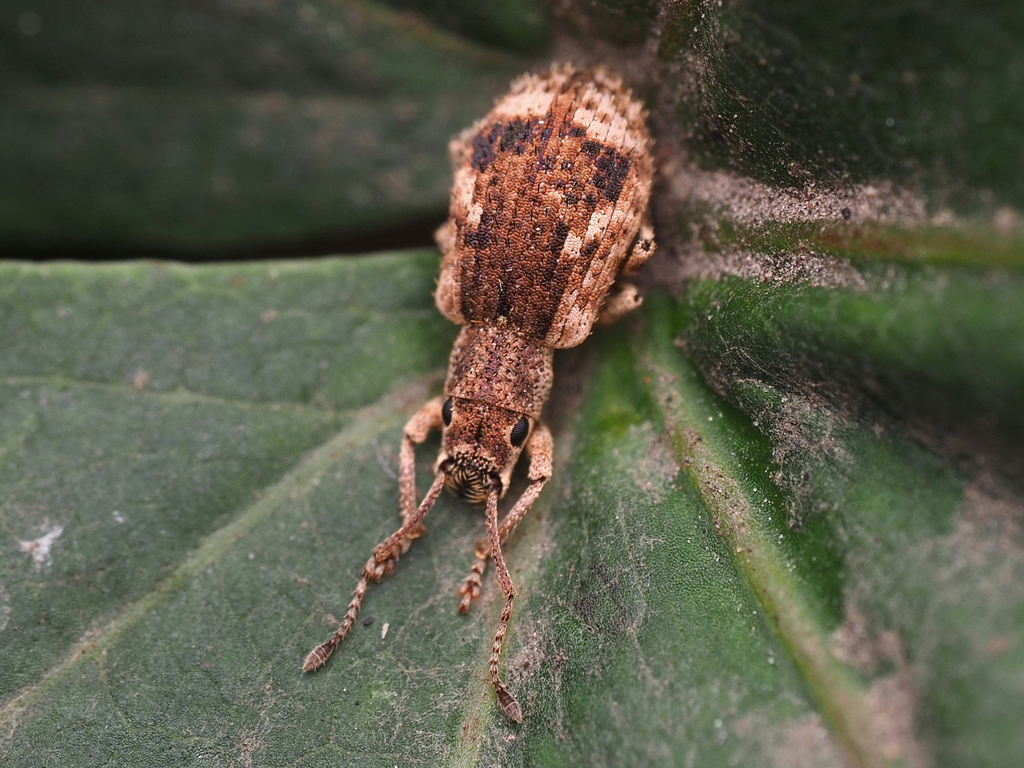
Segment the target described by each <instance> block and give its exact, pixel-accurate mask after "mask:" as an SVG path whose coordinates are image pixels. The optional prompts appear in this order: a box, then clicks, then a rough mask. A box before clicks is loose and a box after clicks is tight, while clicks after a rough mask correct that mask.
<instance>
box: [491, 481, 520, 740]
mask: <svg viewBox="0 0 1024 768" xmlns="http://www.w3.org/2000/svg"><path fill="white" fill-rule="evenodd" d="M498 493H499V489H498V488H494V489H492V490H491V493H490V495H489V496H488V497H487V538H488V539H490V542H491V557H492V558H493V559H494V570H495V572H496V573H497V576H498V584H499V586H500V587H501V593H502V594H503V595H504V596H505V607H504V609H502V611H501V619H500V620H499V621H498V631H497V632H495V633H494V645H493V646H491V685H493V686H494V693H495V694H496V695H497V696H498V703H499V704H500V705H501V708H502V710H504V712H505V714H506V715H508V716H509V717H510V718H511V719H512V720H515V721H516V722H517V723H521V722H523V709H522V707H520V706H519V702H518V701H516V697H515V696H513V695H512V694H511V693H509V692H508V690H507V689H506V688H505V686H504V685H502V684H501V678H500V677H499V676H498V658H499V657H500V656H501V645H502V643H503V642H504V640H505V632H506V631H507V630H508V620H509V619H510V618H511V617H512V604H513V603H514V602H515V599H516V587H515V584H513V583H512V577H511V576H509V574H508V568H507V567H506V565H505V556H504V555H502V553H501V535H500V533H499V531H498Z"/></svg>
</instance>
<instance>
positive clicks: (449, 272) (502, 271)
mask: <svg viewBox="0 0 1024 768" xmlns="http://www.w3.org/2000/svg"><path fill="white" fill-rule="evenodd" d="M645 121H646V112H645V111H644V109H643V106H642V104H641V103H640V102H639V101H637V100H636V99H635V98H634V97H633V95H632V94H631V93H630V91H629V90H627V89H626V88H624V87H623V85H622V83H621V82H620V81H619V80H618V79H616V78H614V77H611V76H610V75H608V74H607V73H605V72H603V71H600V70H599V71H596V72H595V71H580V70H577V69H574V68H573V67H571V66H566V65H563V66H556V67H554V68H553V69H552V70H551V71H550V72H548V73H547V74H545V75H525V76H523V77H521V78H519V79H518V80H516V81H515V82H514V83H513V84H512V90H511V91H510V92H509V93H508V94H507V95H506V96H504V97H503V98H501V99H499V100H498V101H497V102H496V103H495V105H494V108H493V109H492V110H491V112H490V113H489V114H488V115H487V116H486V117H485V118H483V119H482V120H480V121H479V122H477V123H476V124H474V125H473V126H471V127H470V128H468V129H467V130H465V131H464V132H462V133H461V134H459V135H458V136H456V137H455V138H454V139H452V142H451V144H450V145H449V151H450V153H451V157H452V162H453V164H454V166H455V182H454V185H453V188H452V197H451V208H450V217H449V219H448V221H447V223H446V224H445V225H444V226H442V227H441V228H440V229H439V230H438V232H437V243H438V245H439V246H440V249H441V252H442V254H443V256H442V260H441V275H440V278H439V280H438V283H437V292H436V296H435V298H436V301H437V308H438V309H439V310H440V311H441V313H442V314H443V315H444V316H445V317H447V318H448V319H449V320H451V321H452V322H454V323H458V324H460V325H462V326H463V328H462V331H461V333H460V334H459V336H458V338H457V339H456V341H455V346H454V348H453V349H452V353H451V357H450V359H449V362H448V379H447V381H446V382H445V387H444V394H443V395H441V396H440V397H437V398H435V399H433V400H431V401H430V402H428V403H427V404H426V405H424V406H423V407H422V408H421V409H420V410H419V411H418V412H417V413H416V414H415V415H414V416H413V417H412V418H411V419H410V420H409V423H408V424H406V425H405V432H404V436H403V439H402V447H401V451H400V454H399V493H400V499H401V502H400V504H401V514H402V526H401V528H399V529H398V530H397V531H396V532H395V533H393V534H392V535H391V536H389V537H388V538H387V539H385V540H384V541H383V542H381V543H380V544H379V545H377V547H376V548H375V549H374V550H373V555H372V556H371V557H370V559H369V561H367V563H366V565H365V566H364V567H363V573H362V578H360V580H359V583H358V584H357V585H356V589H355V592H354V593H353V596H352V601H351V603H350V604H349V607H348V611H347V612H346V614H345V618H344V619H343V620H342V622H341V626H340V627H338V629H337V631H336V632H335V633H334V634H333V635H332V636H331V638H330V639H329V640H328V641H327V642H325V643H323V644H322V645H319V646H317V647H316V648H315V649H314V650H313V651H312V652H311V653H310V654H309V656H307V657H306V661H305V664H304V665H303V671H306V672H309V671H312V670H314V669H317V668H318V667H320V666H322V665H323V664H324V663H325V662H326V661H327V659H328V658H329V657H330V655H331V653H332V652H333V651H334V649H335V648H336V647H337V645H338V643H340V642H341V641H342V639H344V637H345V635H346V634H347V633H348V631H349V629H350V628H351V627H352V624H353V623H354V622H355V618H356V613H357V612H358V611H359V606H360V604H361V603H362V600H363V595H364V594H365V593H366V588H367V586H368V585H369V584H370V583H371V582H377V581H380V579H381V578H382V577H383V576H385V575H387V574H390V573H391V572H392V571H393V570H394V569H395V564H396V563H397V561H398V558H399V556H400V555H401V554H402V553H404V552H405V551H406V550H408V548H409V546H410V544H411V543H412V541H413V539H415V538H417V537H419V536H420V535H421V534H422V533H423V531H424V528H423V519H424V517H426V515H427V512H429V511H430V508H431V506H433V504H434V502H435V501H436V499H437V497H438V495H439V494H440V493H441V490H442V488H444V487H445V486H447V487H448V488H449V489H450V490H452V491H454V492H455V493H457V494H459V495H461V496H463V497H464V498H466V499H468V500H469V501H471V502H473V503H476V504H483V505H485V509H486V519H487V539H486V540H481V541H480V542H479V543H478V544H477V547H476V560H475V561H474V563H473V568H472V571H471V573H470V575H469V576H468V577H467V578H466V580H465V583H464V584H463V586H462V587H461V589H460V590H459V594H460V595H461V597H462V602H461V605H460V610H461V611H463V612H465V611H467V610H468V609H469V606H470V603H472V601H473V600H475V599H476V598H478V597H479V596H480V580H481V577H482V576H483V574H484V572H485V569H486V566H487V560H488V559H492V560H493V561H494V568H495V571H496V572H497V578H498V584H499V585H500V587H501V591H502V594H503V595H504V596H505V600H506V602H505V608H504V610H503V611H502V613H501V619H500V621H499V624H498V629H497V632H496V633H495V636H494V645H493V647H492V650H491V659H490V675H491V683H492V684H493V686H494V690H495V693H496V694H497V697H498V702H499V703H500V705H501V708H502V710H504V712H505V714H506V715H508V717H510V718H511V719H513V720H515V721H517V722H522V719H523V715H522V709H521V707H520V705H519V702H518V701H516V699H515V697H514V696H513V695H512V694H511V693H509V692H508V691H507V690H506V689H505V686H504V685H503V684H502V682H501V679H500V677H499V674H498V659H499V656H500V654H501V646H502V641H503V640H504V637H505V632H506V629H507V627H508V622H509V618H510V617H511V615H512V605H513V601H514V599H515V595H516V589H515V585H514V584H513V582H512V577H511V576H510V575H509V572H508V568H507V567H506V565H505V559H504V557H503V556H502V552H501V545H502V543H503V542H504V541H505V539H506V538H508V536H509V534H511V533H512V531H514V530H515V527H516V525H518V524H519V522H520V521H521V520H522V519H523V517H524V516H525V515H526V513H527V512H528V511H529V509H530V507H531V506H532V504H533V502H534V501H535V500H536V499H537V496H538V495H539V494H540V492H541V489H542V488H543V487H544V484H545V483H546V482H547V481H548V479H549V478H550V477H551V463H552V450H553V449H552V441H551V432H550V431H549V430H548V428H547V427H546V426H545V425H544V423H543V422H541V420H540V417H541V410H542V408H543V407H544V403H545V402H546V401H547V399H548V395H549V393H550V392H551V384H552V381H553V374H552V357H553V355H554V350H555V349H565V348H568V347H574V346H576V345H577V344H580V343H581V342H582V341H583V340H584V339H585V338H586V337H587V336H588V335H589V334H590V330H591V328H592V326H593V325H594V323H595V321H601V322H604V321H608V322H611V321H612V320H614V319H616V318H618V317H620V316H621V315H623V314H625V313H627V312H629V311H631V310H633V309H635V308H636V307H637V306H639V304H640V298H639V297H638V295H637V292H636V289H635V288H634V287H633V286H631V285H629V284H628V283H622V282H620V283H619V284H618V285H617V290H616V292H615V293H613V294H611V295H610V296H609V291H610V290H611V288H612V284H613V283H615V281H616V278H617V277H618V276H619V275H620V274H626V275H628V274H631V273H632V272H634V271H635V270H637V269H638V268H639V267H640V266H641V265H642V264H643V263H644V262H645V261H647V259H648V258H649V257H650V255H651V254H652V253H653V252H654V238H653V231H652V229H651V226H650V224H649V221H648V211H647V203H648V199H649V197H650V192H651V182H652V177H653V173H654V169H653V163H652V160H651V154H650V146H651V139H650V136H649V134H648V132H647V127H646V124H645ZM432 429H440V430H441V433H442V438H441V439H442V443H441V452H440V455H439V456H438V458H437V463H436V464H435V473H436V477H435V479H434V482H433V484H432V485H431V487H430V490H429V491H428V492H427V495H426V496H425V497H424V499H423V501H422V502H421V503H420V504H419V506H417V505H416V498H417V497H416V481H415V463H414V462H415V457H414V450H415V446H416V445H417V444H419V443H422V442H423V441H424V440H425V439H426V438H427V435H428V433H429V432H430V430H432ZM524 450H525V452H526V455H527V457H528V458H529V473H528V478H529V483H530V484H529V485H528V486H527V488H526V490H525V491H524V492H523V494H522V495H521V496H520V497H519V499H518V500H516V502H515V504H514V505H513V506H512V509H511V510H509V512H508V513H507V514H506V515H505V516H504V518H503V519H502V520H501V522H500V523H499V521H498V499H499V498H501V497H502V496H503V495H504V494H505V492H506V491H507V490H508V486H509V481H510V479H511V476H512V470H513V468H514V467H515V464H516V461H517V460H518V459H519V455H520V453H521V452H523V451H524Z"/></svg>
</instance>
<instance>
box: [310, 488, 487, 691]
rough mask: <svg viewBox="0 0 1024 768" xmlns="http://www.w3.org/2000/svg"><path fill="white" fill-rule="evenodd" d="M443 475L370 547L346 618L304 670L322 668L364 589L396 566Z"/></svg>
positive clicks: (356, 610) (351, 621)
mask: <svg viewBox="0 0 1024 768" xmlns="http://www.w3.org/2000/svg"><path fill="white" fill-rule="evenodd" d="M445 475H446V473H445V471H444V470H443V469H441V470H439V471H438V473H437V477H435V478H434V484H433V485H431V486H430V490H429V491H427V495H426V496H424V497H423V501H422V502H420V506H419V508H418V509H417V510H416V514H414V515H413V516H412V517H410V518H409V519H408V520H406V521H405V523H404V524H403V525H402V527H401V528H399V529H398V530H397V531H395V532H394V533H393V534H391V535H390V536H388V537H387V538H386V539H384V541H382V542H381V543H380V544H378V545H377V546H376V547H374V548H373V554H372V555H371V556H370V559H369V560H367V562H366V565H364V566H363V575H362V576H361V577H360V579H359V583H358V584H356V588H355V591H354V592H353V593H352V601H351V602H350V603H349V604H348V610H347V611H346V612H345V618H344V619H342V620H341V626H339V627H338V629H337V630H336V631H335V632H334V634H333V635H331V638H330V640H328V641H327V642H325V643H321V644H320V645H318V646H317V647H316V648H314V649H313V650H312V651H310V652H309V655H308V656H307V657H306V661H305V662H303V664H302V671H303V672H312V671H313V670H314V669H318V668H319V667H322V666H323V665H324V664H325V663H327V660H328V659H329V658H331V654H332V653H334V649H335V648H337V647H338V643H340V642H341V641H342V640H344V639H345V635H347V634H348V631H349V630H350V629H351V628H352V625H353V624H354V623H355V621H356V615H357V614H358V613H359V606H360V605H362V603H363V595H365V594H366V588H367V587H368V586H369V585H370V582H374V583H376V582H378V581H380V580H381V578H383V577H384V576H385V575H387V574H389V573H391V571H393V570H394V569H395V563H397V562H398V555H399V554H400V553H401V551H402V542H403V541H404V540H405V538H406V537H407V536H408V535H409V533H410V532H411V531H412V530H413V529H414V528H416V526H418V525H419V524H420V523H421V522H423V518H425V517H426V516H427V513H428V512H429V511H430V508H431V507H433V506H434V502H435V501H437V497H438V496H440V495H441V490H442V489H443V488H444V480H445ZM495 503H497V500H495Z"/></svg>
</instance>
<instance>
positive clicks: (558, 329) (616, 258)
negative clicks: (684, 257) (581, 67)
mask: <svg viewBox="0 0 1024 768" xmlns="http://www.w3.org/2000/svg"><path fill="white" fill-rule="evenodd" d="M649 145H650V139H649V136H648V133H647V129H646V126H645V124H644V112H643V110H642V108H641V107H640V105H639V103H638V102H637V101H636V100H634V99H633V98H632V96H631V95H630V94H629V92H628V91H626V90H625V89H624V88H623V87H622V85H621V83H619V82H618V81H617V80H614V79H612V78H610V77H608V76H607V75H604V74H602V73H593V72H579V71H575V70H572V69H569V68H562V69H556V70H553V71H552V72H551V73H550V74H549V75H548V76H547V77H537V76H528V77H525V78H522V79H520V80H519V81H517V82H516V83H515V84H514V85H513V89H512V92H511V93H510V94H509V95H508V96H506V97H505V98H503V99H501V100H499V101H498V103H497V104H496V105H495V107H494V109H493V110H492V111H491V113H490V114H489V115H488V116H487V117H486V118H484V119H483V120H482V121H481V122H479V123H477V124H476V125H475V126H473V127H472V128H471V129H470V130H469V131H467V132H465V133H463V134H462V135H460V136H459V137H457V138H456V139H455V140H454V142H453V147H452V157H453V160H454V161H455V163H456V180H455V185H454V188H453V191H452V202H451V222H450V224H449V225H448V227H447V228H446V230H445V231H443V232H441V233H439V237H438V240H439V243H440V244H441V247H442V250H443V251H444V261H443V263H442V274H441V280H440V281H439V285H438V294H437V303H438V307H439V309H440V310H441V311H442V312H443V313H444V314H445V315H446V316H447V317H448V318H449V319H451V320H453V321H454V322H458V323H473V324H480V325H487V326H495V327H498V328H512V329H515V330H517V331H518V332H519V333H521V334H522V335H523V336H525V337H527V338H530V339H537V340H544V341H545V342H546V343H547V344H549V345H550V346H552V347H560V348H564V347H571V346H575V345H576V344H579V343H580V342H582V341H583V339H584V338H586V336H587V335H588V334H589V332H590V328H591V326H592V325H593V322H594V320H595V319H596V318H597V314H598V312H599V310H600V308H601V304H602V302H603V301H604V298H605V296H606V294H607V293H608V289H609V288H610V287H611V285H612V283H613V282H614V280H615V277H616V275H617V274H618V273H619V271H620V269H621V267H622V264H623V262H624V260H625V258H626V254H627V250H628V248H629V246H630V244H631V243H632V241H633V240H634V238H635V237H636V235H637V233H638V231H639V229H640V226H641V223H642V219H643V216H644V213H645V211H646V209H647V202H648V198H649V195H650V188H651V178H652V174H653V167H652V162H651V159H650V152H649Z"/></svg>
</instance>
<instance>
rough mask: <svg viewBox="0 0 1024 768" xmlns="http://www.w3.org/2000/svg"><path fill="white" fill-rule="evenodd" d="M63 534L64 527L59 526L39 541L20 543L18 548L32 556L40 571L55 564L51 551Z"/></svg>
mask: <svg viewBox="0 0 1024 768" xmlns="http://www.w3.org/2000/svg"><path fill="white" fill-rule="evenodd" d="M62 533H64V526H63V525H57V526H54V527H53V528H51V529H50V530H49V531H47V532H46V533H45V534H43V535H42V536H40V537H39V538H38V539H33V540H32V541H19V542H18V547H20V548H21V551H22V552H25V553H27V554H30V555H32V559H33V560H34V561H35V564H36V569H37V570H38V569H40V568H42V567H43V566H44V565H50V564H51V563H52V562H53V557H52V556H51V554H50V550H51V549H53V543H54V542H55V541H57V539H59V538H60V536H61V534H62Z"/></svg>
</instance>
